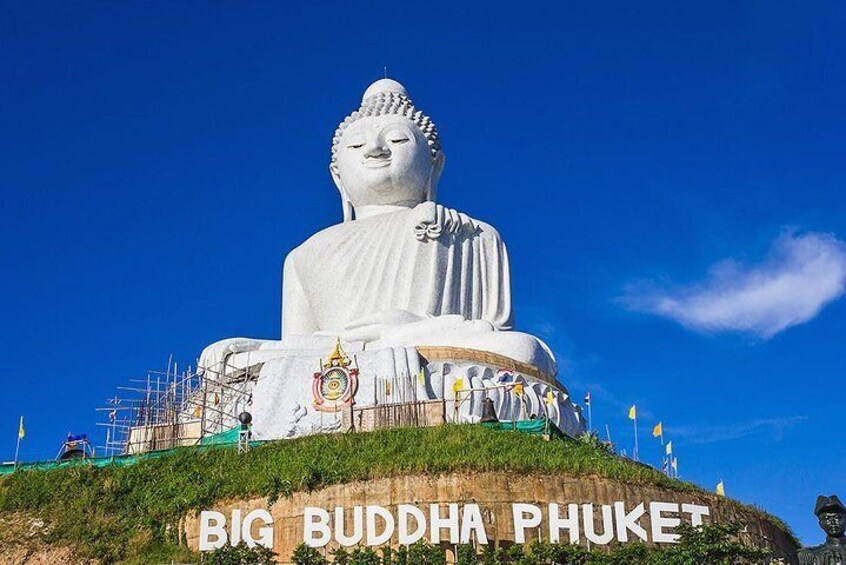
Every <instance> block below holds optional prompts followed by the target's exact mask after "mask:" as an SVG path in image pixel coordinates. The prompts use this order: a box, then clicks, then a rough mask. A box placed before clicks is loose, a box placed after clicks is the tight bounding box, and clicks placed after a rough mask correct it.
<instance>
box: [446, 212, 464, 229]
mask: <svg viewBox="0 0 846 565" xmlns="http://www.w3.org/2000/svg"><path fill="white" fill-rule="evenodd" d="M461 226H462V221H461V214H460V213H459V212H457V211H456V210H453V209H452V208H449V233H451V234H452V235H455V234H457V233H458V232H459V231H461Z"/></svg>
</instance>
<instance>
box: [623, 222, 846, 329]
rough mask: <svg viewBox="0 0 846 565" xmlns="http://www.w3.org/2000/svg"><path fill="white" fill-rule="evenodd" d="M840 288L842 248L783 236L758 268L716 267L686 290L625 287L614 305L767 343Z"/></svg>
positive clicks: (808, 237) (845, 258) (845, 252)
mask: <svg viewBox="0 0 846 565" xmlns="http://www.w3.org/2000/svg"><path fill="white" fill-rule="evenodd" d="M844 288H846V244H844V243H843V242H842V241H839V240H837V239H836V238H835V237H834V236H833V235H831V234H824V233H807V234H802V235H797V234H795V233H794V232H785V233H783V234H782V235H781V236H780V237H779V238H778V239H776V240H775V241H774V242H773V244H772V247H771V248H770V251H769V253H768V256H767V257H766V259H764V260H763V261H762V262H760V263H758V264H755V265H744V264H742V263H739V262H737V261H734V260H726V261H721V262H720V263H717V264H716V265H714V266H713V267H711V269H710V270H709V273H708V275H707V277H706V278H705V280H704V281H703V282H701V283H697V284H692V285H689V286H681V287H671V288H666V287H665V288H657V287H656V285H655V284H639V285H630V286H629V287H628V288H627V289H626V291H627V294H626V295H625V296H623V297H622V298H620V301H621V302H622V303H623V304H624V305H625V306H626V307H627V308H629V309H631V310H637V311H641V312H647V313H650V314H655V315H658V316H663V317H665V318H670V319H671V320H675V321H676V322H678V323H680V324H682V325H684V326H685V327H688V328H691V329H694V330H699V331H706V332H720V331H739V332H745V333H750V334H754V335H756V336H759V337H761V338H764V339H768V338H770V337H772V336H774V335H775V334H777V333H779V332H781V331H783V330H785V329H787V328H789V327H791V326H795V325H798V324H803V323H805V322H807V321H809V320H811V319H813V318H814V317H815V316H816V315H817V314H818V313H819V312H820V310H822V308H823V307H824V306H825V305H826V304H828V303H829V302H831V301H833V300H836V299H837V298H839V297H840V296H841V295H843V292H844Z"/></svg>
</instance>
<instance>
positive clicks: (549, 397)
mask: <svg viewBox="0 0 846 565" xmlns="http://www.w3.org/2000/svg"><path fill="white" fill-rule="evenodd" d="M546 403H547V404H549V405H550V406H551V405H553V404H555V395H554V394H553V393H552V391H551V390H550V391H547V393H546Z"/></svg>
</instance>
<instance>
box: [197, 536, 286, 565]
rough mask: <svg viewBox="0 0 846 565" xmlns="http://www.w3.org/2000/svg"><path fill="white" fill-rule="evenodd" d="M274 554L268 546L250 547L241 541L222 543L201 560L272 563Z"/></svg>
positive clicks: (210, 564)
mask: <svg viewBox="0 0 846 565" xmlns="http://www.w3.org/2000/svg"><path fill="white" fill-rule="evenodd" d="M275 556H276V554H275V553H273V552H272V551H271V550H269V549H268V548H266V547H264V546H261V545H257V546H255V547H250V546H248V545H247V544H246V543H244V542H243V541H242V542H241V543H239V544H238V545H235V546H232V545H224V546H223V547H221V548H218V549H215V550H214V551H212V552H211V553H209V554H208V555H207V556H206V558H205V559H204V560H203V563H205V564H207V565H273V564H275V563H276V561H275V560H274V559H273V558H274V557H275Z"/></svg>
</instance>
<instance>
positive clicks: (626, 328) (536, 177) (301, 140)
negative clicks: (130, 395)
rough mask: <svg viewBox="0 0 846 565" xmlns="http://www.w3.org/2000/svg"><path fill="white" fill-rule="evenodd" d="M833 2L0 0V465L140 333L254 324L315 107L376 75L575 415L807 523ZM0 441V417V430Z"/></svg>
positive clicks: (837, 378)
mask: <svg viewBox="0 0 846 565" xmlns="http://www.w3.org/2000/svg"><path fill="white" fill-rule="evenodd" d="M845 22H846V7H844V5H843V4H842V3H839V2H802V3H800V2H743V3H735V2H710V3H707V4H701V5H697V6H681V5H679V3H670V2H668V3H662V4H657V3H637V4H632V3H629V2H625V3H624V2H620V3H578V4H576V3H550V4H547V5H540V4H533V3H529V4H521V5H520V6H519V9H518V8H517V7H515V5H514V4H503V5H501V6H497V5H495V4H494V5H492V4H491V3H484V4H481V5H475V6H473V5H470V4H468V3H457V2H450V3H439V2H434V3H428V4H425V5H423V4H420V5H416V6H407V5H404V4H402V3H399V2H392V3H382V2H368V3H363V4H362V3H357V4H347V3H330V2H308V3H306V2H303V3H270V2H252V3H236V4H232V3H217V2H180V3H176V2H167V3H105V2H102V3H96V2H90V3H66V2H63V3H41V2H26V3H20V2H19V3H9V2H0V74H2V76H3V77H4V78H3V80H2V81H0V132H2V134H1V135H0V209H2V211H3V218H4V219H3V222H0V261H2V265H3V267H4V268H3V272H4V276H3V277H2V278H0V296H3V297H4V299H5V300H4V307H3V314H2V317H0V336H1V337H2V339H0V354H2V357H3V359H4V360H5V363H4V370H3V373H4V375H3V378H4V379H5V381H6V382H7V383H8V384H7V386H6V387H5V389H4V393H3V394H2V395H0V431H2V430H6V432H5V437H6V440H3V441H0V458H2V459H4V460H8V459H11V458H12V456H13V453H14V444H15V434H16V428H17V419H18V416H19V415H20V414H23V415H25V416H26V419H27V437H26V439H25V440H24V444H23V447H22V456H23V457H24V458H26V459H35V458H49V457H52V456H54V455H55V452H56V451H57V450H58V448H59V444H60V442H61V439H62V437H63V436H64V435H65V434H66V433H67V432H69V431H73V432H86V431H87V432H89V433H95V427H94V424H93V423H94V421H95V419H96V414H95V412H94V408H95V407H97V406H100V405H102V403H103V401H104V399H105V398H106V397H108V396H110V395H112V394H114V392H115V388H116V387H117V386H118V385H122V384H125V383H126V381H127V380H128V379H130V378H134V377H139V376H141V375H143V374H144V372H145V371H146V370H147V369H150V368H157V369H159V368H163V366H164V364H165V363H166V360H167V358H168V355H170V354H173V355H174V357H175V358H176V359H177V360H179V362H180V363H181V364H188V363H192V362H193V361H194V359H195V358H196V356H197V355H198V354H199V352H200V350H201V349H202V347H203V346H204V345H205V344H207V343H209V342H212V341H214V340H217V339H220V338H224V337H231V336H235V335H246V336H253V337H268V338H270V337H276V336H278V334H279V309H280V304H279V291H280V287H279V279H280V274H281V264H282V259H283V257H284V256H285V254H286V253H287V252H288V251H289V250H290V249H291V248H293V247H294V246H296V245H297V244H299V243H300V242H301V241H303V240H304V239H305V238H306V237H307V236H308V235H310V234H311V233H314V232H315V231H317V230H318V229H321V228H323V227H326V226H328V225H331V224H333V223H336V222H337V221H339V219H340V213H341V211H340V205H339V200H338V197H337V193H336V191H335V189H334V187H333V185H332V183H331V179H330V177H329V174H328V172H327V166H328V157H329V145H330V141H331V136H332V132H333V130H334V128H335V126H336V125H337V123H338V121H339V120H340V119H342V118H343V117H344V116H345V115H346V114H347V113H348V112H349V111H351V110H352V109H354V107H355V106H356V104H357V102H358V100H359V97H360V95H361V93H362V91H363V89H364V88H365V87H366V86H367V85H368V84H369V83H370V82H371V81H373V80H375V79H377V78H380V76H381V75H382V69H383V67H384V66H387V67H388V71H389V74H390V75H391V76H392V77H394V78H396V79H398V80H400V81H402V82H403V83H404V84H405V85H406V86H407V87H408V89H409V91H410V94H411V96H412V98H413V100H414V101H415V103H416V104H417V105H418V106H420V107H422V108H423V109H424V110H425V111H426V112H427V113H428V114H430V115H431V116H432V117H433V119H434V120H435V122H436V124H437V125H438V128H439V129H440V131H441V135H442V139H443V143H444V149H445V151H446V155H447V163H446V168H445V171H444V176H443V178H442V182H441V187H440V196H441V200H442V202H443V203H444V204H445V205H448V206H450V207H454V208H457V209H459V210H461V211H463V212H466V213H469V214H471V215H472V216H474V217H476V218H479V219H482V220H485V221H487V222H489V223H491V224H493V225H494V226H496V227H497V228H498V229H499V231H500V233H501V234H502V235H503V237H504V239H505V241H506V242H507V244H508V246H509V251H510V255H511V261H512V273H513V278H514V283H513V284H514V288H513V290H514V306H515V310H516V315H517V323H518V326H519V327H520V328H521V329H522V330H524V331H529V332H534V333H537V334H539V335H541V336H542V337H543V338H545V339H546V340H547V341H548V342H549V343H550V345H551V346H552V347H553V348H554V350H555V351H556V353H557V355H558V357H559V359H560V361H561V364H562V366H563V371H562V373H561V375H560V377H561V380H562V381H563V382H564V383H565V384H566V385H567V386H569V387H570V389H571V391H572V393H573V395H574V396H576V397H578V398H581V397H582V396H583V394H584V392H585V391H586V390H591V391H592V393H593V398H594V411H593V415H594V422H595V423H596V424H597V425H598V426H601V427H603V428H604V426H605V425H606V424H607V425H608V426H609V427H610V430H611V434H612V436H613V439H614V440H615V441H616V442H617V443H618V444H619V445H620V447H623V448H628V449H629V450H631V443H632V436H633V433H632V430H631V428H630V422H629V421H628V420H627V419H626V409H627V407H628V405H630V404H632V403H636V404H637V405H638V407H639V409H640V414H641V428H642V435H641V455H642V457H643V458H644V459H646V460H648V461H650V462H653V463H657V462H658V461H659V459H660V454H661V448H660V446H659V445H657V444H656V443H655V442H654V441H652V440H651V438H650V437H649V436H648V428H651V426H652V425H653V424H655V423H656V422H657V421H659V420H661V421H663V422H664V426H665V430H666V433H667V436H668V438H672V439H673V440H674V445H675V446H676V451H677V454H678V457H679V464H680V471H681V474H682V476H683V478H686V479H689V480H692V481H695V482H697V483H699V484H701V485H703V486H705V487H707V488H713V486H714V485H715V484H716V483H717V482H718V481H719V480H720V479H724V480H725V484H726V490H727V492H728V494H729V495H730V496H734V497H737V498H739V499H740V500H742V501H744V502H748V503H754V504H757V505H760V506H762V507H764V508H765V509H767V510H769V511H771V512H773V513H775V514H777V515H779V516H781V517H783V518H785V519H786V520H787V521H788V522H789V523H790V524H791V526H793V528H794V529H795V530H796V532H797V533H798V534H799V535H800V536H801V537H802V539H804V540H805V541H806V542H809V543H810V542H817V541H818V540H819V539H820V538H821V534H820V533H819V532H818V531H817V529H816V526H815V524H814V522H815V519H814V517H813V516H812V513H811V511H812V509H813V503H814V499H815V497H816V495H817V494H820V493H825V494H829V493H839V494H840V495H841V496H842V495H844V494H846V490H844V489H846V474H844V471H843V470H844V469H845V468H846V449H844V445H846V443H844V441H843V439H842V434H843V431H844V426H843V421H844V420H843V418H844V402H843V377H844V375H846V355H844V341H843V336H844V335H846V300H843V299H842V298H841V297H840V295H841V294H842V291H843V285H844V279H846V274H844V269H846V267H844V265H846V251H844V244H843V243H842V242H843V241H844V240H846V191H844V186H846V183H845V182H844V181H846V160H844V153H843V148H844V147H846V134H844V132H846V113H844V111H843V103H842V101H843V100H846V64H844V59H843V53H844V52H846V29H844V28H846V23H845ZM0 436H2V434H0Z"/></svg>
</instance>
